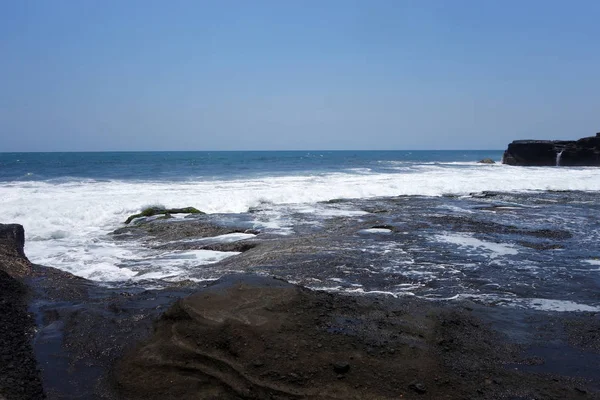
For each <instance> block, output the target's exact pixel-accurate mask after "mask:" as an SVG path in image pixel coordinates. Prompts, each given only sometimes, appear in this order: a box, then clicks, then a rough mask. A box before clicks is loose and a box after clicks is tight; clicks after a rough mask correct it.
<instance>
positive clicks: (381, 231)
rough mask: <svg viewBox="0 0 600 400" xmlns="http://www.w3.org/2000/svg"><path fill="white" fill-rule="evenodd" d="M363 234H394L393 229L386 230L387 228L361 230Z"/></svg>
mask: <svg viewBox="0 0 600 400" xmlns="http://www.w3.org/2000/svg"><path fill="white" fill-rule="evenodd" d="M361 232H364V233H383V234H386V233H392V230H391V229H386V228H369V229H363V230H361Z"/></svg>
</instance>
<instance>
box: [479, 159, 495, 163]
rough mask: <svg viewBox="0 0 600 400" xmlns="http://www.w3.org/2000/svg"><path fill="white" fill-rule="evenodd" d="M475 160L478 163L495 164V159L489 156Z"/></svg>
mask: <svg viewBox="0 0 600 400" xmlns="http://www.w3.org/2000/svg"><path fill="white" fill-rule="evenodd" d="M477 162H478V163H480V164H496V161H494V160H492V159H491V158H484V159H483V160H479V161H477Z"/></svg>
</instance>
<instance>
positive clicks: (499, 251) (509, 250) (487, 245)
mask: <svg viewBox="0 0 600 400" xmlns="http://www.w3.org/2000/svg"><path fill="white" fill-rule="evenodd" d="M434 237H435V238H436V239H437V240H438V241H440V242H444V243H450V244H454V245H457V246H458V247H462V248H467V249H469V248H471V249H478V250H484V251H485V252H486V253H487V254H488V256H489V257H490V258H496V257H498V256H505V255H515V254H518V253H519V252H518V251H517V250H516V249H515V248H514V246H511V245H507V244H501V243H493V242H485V241H483V240H479V239H477V238H475V237H473V236H471V235H464V234H453V233H452V234H445V235H435V236H434Z"/></svg>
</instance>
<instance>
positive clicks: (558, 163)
mask: <svg viewBox="0 0 600 400" xmlns="http://www.w3.org/2000/svg"><path fill="white" fill-rule="evenodd" d="M564 151H565V149H562V150H561V151H559V152H558V153H556V166H557V167H560V158H561V157H562V153H563V152H564Z"/></svg>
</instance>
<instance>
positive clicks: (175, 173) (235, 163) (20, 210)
mask: <svg viewBox="0 0 600 400" xmlns="http://www.w3.org/2000/svg"><path fill="white" fill-rule="evenodd" d="M501 157H502V152H501V151H283V152H98V153H0V211H1V212H2V222H3V223H19V224H22V225H23V226H24V227H25V232H26V253H27V255H28V257H29V258H30V259H31V261H33V262H35V263H39V264H43V265H48V266H52V267H56V268H60V269H63V270H66V271H69V272H71V273H73V274H76V275H79V276H82V277H85V278H88V279H92V280H97V281H101V282H111V283H112V284H115V283H116V284H118V283H119V282H131V281H135V280H144V281H147V280H149V279H163V278H168V279H172V280H177V279H186V278H189V276H188V274H187V273H186V272H188V271H189V270H190V269H191V268H196V267H197V266H199V265H206V264H213V263H216V262H218V261H220V260H223V259H225V258H227V257H229V256H231V255H234V254H235V253H227V252H214V251H207V250H196V251H181V252H170V253H164V252H158V251H156V250H151V249H148V248H146V247H145V246H144V245H143V244H142V243H138V242H135V241H133V242H127V243H120V242H116V241H114V240H111V239H110V237H109V235H108V234H109V233H110V232H112V231H113V230H115V229H117V228H119V227H121V226H123V221H124V220H125V219H126V218H127V216H129V215H130V214H133V213H137V212H139V211H140V210H141V209H143V208H144V207H146V206H150V205H162V206H166V207H187V206H193V207H196V208H198V209H200V210H202V211H204V212H206V213H211V214H218V215H221V216H222V217H223V218H227V215H237V214H243V213H247V212H248V211H249V210H252V209H256V208H260V210H261V212H260V213H254V214H252V216H246V218H251V220H250V224H251V225H252V227H253V228H255V229H258V230H260V231H263V232H265V231H266V232H270V233H272V234H275V235H290V234H293V233H294V221H293V219H294V217H293V216H294V215H298V214H302V213H305V214H310V215H311V216H313V217H314V218H317V219H319V218H320V219H327V218H334V217H336V216H340V215H347V216H351V215H361V214H364V211H362V210H359V209H352V207H349V208H348V207H346V208H342V209H339V208H326V207H321V206H320V205H319V202H323V201H327V200H332V199H339V198H349V199H369V198H377V197H382V196H401V195H409V196H411V195H414V196H429V197H440V196H448V195H456V196H462V195H468V194H469V193H478V192H483V191H500V192H507V193H522V192H531V193H537V192H544V191H586V192H600V172H599V170H598V169H597V168H555V167H514V166H506V165H502V164H500V160H501ZM483 158H491V159H494V160H496V161H497V163H496V164H492V165H489V164H480V163H477V160H480V159H483ZM446 206H447V207H454V206H453V205H451V204H450V203H448V204H447V205H446ZM505 206H507V207H510V204H509V205H505ZM252 218H254V220H252ZM367 233H369V232H368V231H367ZM383 233H384V232H383V231H371V234H379V235H381V234H383ZM242 239H243V238H242ZM242 239H240V240H242ZM223 240H229V241H230V240H235V239H232V238H227V239H223ZM431 240H438V241H439V242H441V243H446V244H449V245H453V246H455V247H456V248H457V249H460V248H462V249H475V250H477V251H478V252H480V253H487V254H490V258H491V259H493V260H497V259H499V258H502V257H509V256H514V252H515V251H516V250H515V249H514V248H513V247H512V246H510V245H506V244H498V243H483V242H481V241H480V240H479V239H477V238H473V237H469V236H465V235H464V234H460V233H448V234H437V235H435V234H432V236H431ZM381 251H384V249H381ZM587 262H588V264H587V265H590V266H593V265H595V264H594V263H596V261H595V259H590V260H588V261H587ZM149 265H152V268H151V269H149V268H148V266H149ZM428 273H434V274H435V271H433V272H431V271H429V272H428Z"/></svg>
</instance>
